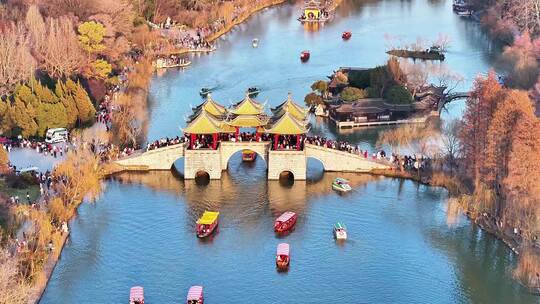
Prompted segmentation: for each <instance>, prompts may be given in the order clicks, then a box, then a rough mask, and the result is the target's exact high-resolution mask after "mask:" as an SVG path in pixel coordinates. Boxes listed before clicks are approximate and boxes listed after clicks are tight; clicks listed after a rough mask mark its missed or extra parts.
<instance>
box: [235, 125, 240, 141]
mask: <svg viewBox="0 0 540 304" xmlns="http://www.w3.org/2000/svg"><path fill="white" fill-rule="evenodd" d="M235 129H236V132H235V134H234V135H235V137H236V141H237V142H238V133H240V128H238V127H236V128H235Z"/></svg>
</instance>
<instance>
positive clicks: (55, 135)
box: [45, 128, 68, 144]
mask: <svg viewBox="0 0 540 304" xmlns="http://www.w3.org/2000/svg"><path fill="white" fill-rule="evenodd" d="M67 140H68V131H67V129H66V128H54V129H49V130H47V133H46V134H45V142H46V143H48V144H54V143H59V142H66V141H67Z"/></svg>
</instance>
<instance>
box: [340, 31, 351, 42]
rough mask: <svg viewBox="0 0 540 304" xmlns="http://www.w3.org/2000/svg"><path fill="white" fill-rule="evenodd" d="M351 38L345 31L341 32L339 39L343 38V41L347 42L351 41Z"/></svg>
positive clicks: (349, 33)
mask: <svg viewBox="0 0 540 304" xmlns="http://www.w3.org/2000/svg"><path fill="white" fill-rule="evenodd" d="M351 37H352V33H351V32H349V31H345V32H343V34H341V38H343V40H349V39H351Z"/></svg>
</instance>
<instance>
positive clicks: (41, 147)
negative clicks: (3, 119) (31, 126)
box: [3, 138, 69, 158]
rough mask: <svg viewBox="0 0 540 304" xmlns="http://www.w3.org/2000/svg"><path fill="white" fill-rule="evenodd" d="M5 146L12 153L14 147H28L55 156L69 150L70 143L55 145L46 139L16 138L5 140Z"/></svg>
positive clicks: (59, 155)
mask: <svg viewBox="0 0 540 304" xmlns="http://www.w3.org/2000/svg"><path fill="white" fill-rule="evenodd" d="M3 148H4V149H5V150H6V151H7V152H8V153H10V152H11V150H12V149H13V148H28V149H34V150H36V152H37V153H39V154H42V155H45V156H48V155H50V156H53V157H54V158H57V157H62V156H63V155H64V154H66V153H67V152H68V151H69V145H53V144H50V143H46V142H44V141H38V140H33V139H23V138H16V139H13V140H9V141H6V142H4V144H3Z"/></svg>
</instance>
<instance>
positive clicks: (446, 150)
mask: <svg viewBox="0 0 540 304" xmlns="http://www.w3.org/2000/svg"><path fill="white" fill-rule="evenodd" d="M458 134H459V121H458V120H457V119H454V120H452V121H450V122H447V123H444V125H443V127H442V132H441V141H442V145H441V154H442V155H444V158H445V159H446V161H447V164H448V166H449V168H450V173H453V172H454V168H456V166H457V160H458V159H459V157H460V142H459V137H458Z"/></svg>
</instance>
